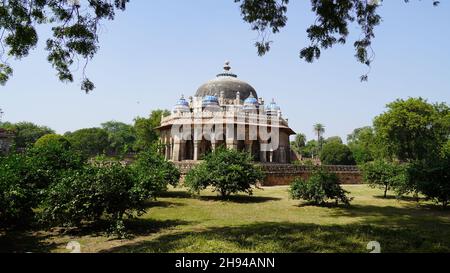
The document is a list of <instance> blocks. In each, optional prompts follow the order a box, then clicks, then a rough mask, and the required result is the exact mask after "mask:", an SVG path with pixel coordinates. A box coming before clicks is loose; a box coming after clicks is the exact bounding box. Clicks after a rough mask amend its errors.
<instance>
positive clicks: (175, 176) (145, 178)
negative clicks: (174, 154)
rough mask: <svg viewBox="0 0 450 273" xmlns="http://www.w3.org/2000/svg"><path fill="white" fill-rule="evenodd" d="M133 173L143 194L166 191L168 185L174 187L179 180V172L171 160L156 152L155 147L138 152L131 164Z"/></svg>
mask: <svg viewBox="0 0 450 273" xmlns="http://www.w3.org/2000/svg"><path fill="white" fill-rule="evenodd" d="M132 170H133V175H134V176H135V179H136V180H137V183H139V184H140V185H141V188H143V189H146V193H144V195H148V196H153V197H156V196H158V195H159V194H161V193H162V192H165V191H167V188H168V186H169V185H171V186H173V187H175V186H177V185H178V182H179V180H180V172H179V170H178V169H177V168H176V167H175V165H174V164H173V163H172V162H169V161H167V160H165V158H164V157H163V156H162V155H161V154H159V153H158V152H157V147H156V146H154V147H152V149H148V150H146V151H143V152H141V153H139V155H138V156H137V158H136V161H135V162H134V163H133V165H132Z"/></svg>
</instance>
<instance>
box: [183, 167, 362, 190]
mask: <svg viewBox="0 0 450 273" xmlns="http://www.w3.org/2000/svg"><path fill="white" fill-rule="evenodd" d="M196 164H198V163H197V162H194V161H190V162H177V163H175V165H176V166H177V167H178V168H179V170H180V172H181V174H182V175H183V176H184V175H186V174H187V173H188V172H189V170H190V169H191V168H192V167H194V166H195V165H196ZM259 165H260V166H261V167H262V169H263V170H264V172H265V174H266V178H265V179H264V182H263V183H262V185H263V186H284V185H289V184H291V183H292V181H294V179H296V178H303V179H307V178H308V177H309V176H310V175H311V173H312V171H313V168H314V167H312V166H299V165H292V164H259ZM323 167H324V168H325V169H327V170H328V171H329V172H332V173H335V174H336V175H337V176H338V177H339V179H340V182H341V183H342V184H362V183H363V180H362V176H361V172H360V170H359V169H358V167H357V166H323Z"/></svg>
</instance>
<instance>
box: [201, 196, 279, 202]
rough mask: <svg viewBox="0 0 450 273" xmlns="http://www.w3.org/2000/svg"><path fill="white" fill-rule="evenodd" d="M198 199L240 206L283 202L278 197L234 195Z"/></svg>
mask: <svg viewBox="0 0 450 273" xmlns="http://www.w3.org/2000/svg"><path fill="white" fill-rule="evenodd" d="M197 198H198V199H199V200H203V201H215V202H232V203H238V204H252V203H265V202H270V201H279V200H281V198H277V197H267V196H252V195H232V196H228V197H222V196H219V195H208V196H198V197H197Z"/></svg>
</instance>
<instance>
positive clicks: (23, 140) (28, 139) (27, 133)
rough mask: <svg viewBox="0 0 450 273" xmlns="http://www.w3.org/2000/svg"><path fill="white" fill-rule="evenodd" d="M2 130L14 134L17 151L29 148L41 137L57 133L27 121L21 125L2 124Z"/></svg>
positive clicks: (20, 123)
mask: <svg viewBox="0 0 450 273" xmlns="http://www.w3.org/2000/svg"><path fill="white" fill-rule="evenodd" d="M1 128H3V129H6V130H8V131H11V132H13V133H14V146H15V148H16V149H25V148H28V147H30V146H32V145H33V144H34V143H35V142H36V140H38V139H39V138H40V137H42V136H44V135H47V134H54V133H55V132H54V131H53V130H52V129H50V128H49V127H46V126H39V125H36V124H34V123H31V122H25V121H24V122H19V123H9V122H4V123H2V124H1Z"/></svg>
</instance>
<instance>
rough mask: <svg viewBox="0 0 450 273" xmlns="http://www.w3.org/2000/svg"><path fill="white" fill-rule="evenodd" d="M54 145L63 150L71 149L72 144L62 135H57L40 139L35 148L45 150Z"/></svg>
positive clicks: (49, 135)
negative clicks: (44, 148)
mask: <svg viewBox="0 0 450 273" xmlns="http://www.w3.org/2000/svg"><path fill="white" fill-rule="evenodd" d="M53 145H56V146H60V147H61V148H63V149H68V148H70V147H71V144H70V142H69V141H68V140H67V138H65V137H64V136H61V135H56V134H48V135H45V136H43V137H41V138H39V139H38V140H37V141H36V142H35V143H34V147H36V148H43V147H48V146H53Z"/></svg>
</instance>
